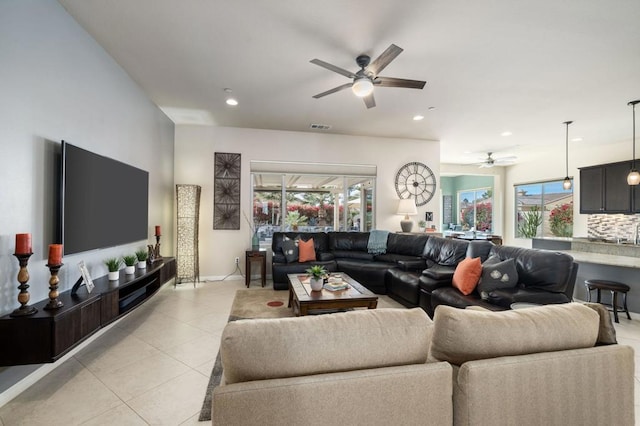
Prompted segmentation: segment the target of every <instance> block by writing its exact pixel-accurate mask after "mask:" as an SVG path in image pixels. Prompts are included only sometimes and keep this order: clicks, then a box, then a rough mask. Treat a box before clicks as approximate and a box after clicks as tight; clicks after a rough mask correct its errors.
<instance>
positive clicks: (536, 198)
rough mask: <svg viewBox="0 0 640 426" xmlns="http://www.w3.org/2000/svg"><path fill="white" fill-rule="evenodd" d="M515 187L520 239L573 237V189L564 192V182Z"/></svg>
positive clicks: (517, 235)
mask: <svg viewBox="0 0 640 426" xmlns="http://www.w3.org/2000/svg"><path fill="white" fill-rule="evenodd" d="M514 188H515V200H516V206H515V207H516V229H515V235H516V237H519V238H534V237H540V236H542V237H571V236H572V235H573V190H572V189H564V188H563V187H562V180H556V181H546V182H534V183H528V184H524V185H514ZM572 188H573V185H572Z"/></svg>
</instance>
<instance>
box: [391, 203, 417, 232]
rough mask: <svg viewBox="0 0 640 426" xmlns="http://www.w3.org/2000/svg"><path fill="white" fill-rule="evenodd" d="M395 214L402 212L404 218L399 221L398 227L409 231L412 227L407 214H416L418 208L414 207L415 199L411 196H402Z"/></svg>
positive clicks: (403, 230)
mask: <svg viewBox="0 0 640 426" xmlns="http://www.w3.org/2000/svg"><path fill="white" fill-rule="evenodd" d="M396 214H403V215H404V219H402V220H401V221H400V227H401V228H402V232H411V228H413V221H412V220H411V219H409V215H416V214H418V209H417V208H416V201H415V200H414V199H412V198H403V199H401V200H400V202H399V203H398V211H397V212H396Z"/></svg>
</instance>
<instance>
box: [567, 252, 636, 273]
mask: <svg viewBox="0 0 640 426" xmlns="http://www.w3.org/2000/svg"><path fill="white" fill-rule="evenodd" d="M562 252H563V253H567V254H569V255H570V256H571V257H573V259H574V260H575V261H576V262H578V263H594V264H599V265H610V266H621V267H624V268H639V269H640V257H633V256H620V255H615V254H604V253H593V252H586V251H578V250H562Z"/></svg>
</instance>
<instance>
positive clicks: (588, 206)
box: [580, 161, 640, 214]
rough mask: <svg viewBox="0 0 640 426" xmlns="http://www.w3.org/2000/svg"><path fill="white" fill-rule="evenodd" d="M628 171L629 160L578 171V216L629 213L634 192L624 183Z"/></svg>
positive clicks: (629, 166) (639, 208)
mask: <svg viewBox="0 0 640 426" xmlns="http://www.w3.org/2000/svg"><path fill="white" fill-rule="evenodd" d="M629 170H631V161H621V162H618V163H611V164H602V165H598V166H590V167H583V168H581V169H580V213H583V214H585V213H587V214H588V213H632V212H633V208H632V207H634V208H635V206H634V204H633V202H632V201H633V200H634V193H635V192H636V189H635V188H633V187H630V186H629V185H628V184H627V174H629ZM637 195H638V198H637V199H638V202H637V204H638V210H640V191H638V194H637Z"/></svg>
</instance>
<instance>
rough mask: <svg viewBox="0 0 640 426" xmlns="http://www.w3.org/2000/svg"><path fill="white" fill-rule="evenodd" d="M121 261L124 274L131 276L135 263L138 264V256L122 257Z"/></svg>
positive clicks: (134, 269)
mask: <svg viewBox="0 0 640 426" xmlns="http://www.w3.org/2000/svg"><path fill="white" fill-rule="evenodd" d="M122 260H124V264H125V268H124V273H125V274H127V275H131V274H133V273H134V272H136V263H138V256H136V255H135V254H128V255H126V256H122Z"/></svg>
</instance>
